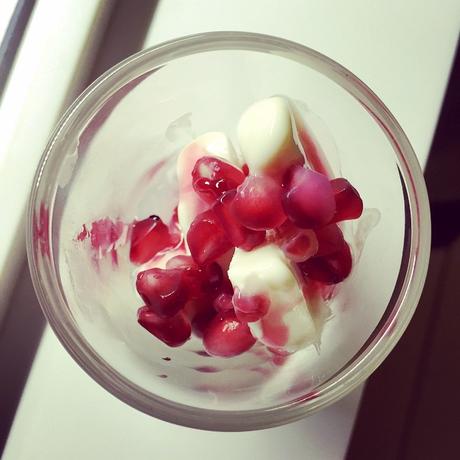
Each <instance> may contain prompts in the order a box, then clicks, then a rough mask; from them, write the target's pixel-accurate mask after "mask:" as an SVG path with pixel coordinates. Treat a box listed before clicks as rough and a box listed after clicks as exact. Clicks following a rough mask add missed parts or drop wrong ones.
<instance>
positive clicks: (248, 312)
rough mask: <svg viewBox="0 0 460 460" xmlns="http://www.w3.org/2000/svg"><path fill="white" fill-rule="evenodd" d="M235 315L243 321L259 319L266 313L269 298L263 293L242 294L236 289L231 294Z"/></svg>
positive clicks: (248, 321) (249, 321)
mask: <svg viewBox="0 0 460 460" xmlns="http://www.w3.org/2000/svg"><path fill="white" fill-rule="evenodd" d="M233 304H234V305H235V313H236V317H237V318H238V319H239V320H240V321H243V322H245V323H251V322H254V321H259V319H260V318H262V317H263V316H265V315H266V314H267V313H268V309H269V308H270V299H269V298H268V297H267V296H265V295H263V294H255V295H249V296H248V295H242V294H241V292H239V290H236V292H235V294H234V295H233Z"/></svg>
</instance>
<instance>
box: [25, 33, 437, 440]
mask: <svg viewBox="0 0 460 460" xmlns="http://www.w3.org/2000/svg"><path fill="white" fill-rule="evenodd" d="M275 94H283V95H286V96H287V97H289V98H291V99H292V100H294V101H296V104H297V107H298V108H299V111H300V112H301V114H302V116H303V117H304V119H305V120H306V122H307V123H308V125H309V127H310V129H311V131H312V132H313V134H314V136H315V137H316V139H317V141H318V143H319V145H320V147H321V148H322V150H323V151H324V152H325V153H326V155H327V156H328V158H329V159H330V160H331V163H332V164H333V167H334V170H335V172H336V173H337V174H339V173H340V174H341V175H343V176H344V177H347V178H348V179H349V180H350V181H351V182H352V183H353V184H354V185H355V186H356V188H357V189H358V190H359V191H360V193H361V195H362V197H363V200H364V204H365V207H366V212H365V213H364V215H363V217H362V218H361V219H360V220H359V221H358V222H356V223H354V224H349V225H348V226H347V232H348V235H349V236H350V237H352V238H353V239H354V244H355V246H354V249H355V251H356V253H355V256H357V254H358V253H359V260H357V263H356V265H355V267H354V270H353V272H352V275H351V276H350V277H349V278H348V279H347V280H346V281H345V282H344V283H343V284H342V286H341V287H340V291H339V294H338V295H337V297H336V298H335V299H334V300H333V302H332V304H331V306H330V307H331V311H332V317H331V318H330V319H329V320H328V321H327V323H326V325H325V327H324V331H323V335H322V342H321V347H320V349H315V348H314V347H309V348H306V349H305V350H301V351H299V352H297V353H295V354H294V355H293V356H291V357H290V358H289V359H287V360H285V361H284V362H273V360H269V359H268V358H267V356H268V355H267V353H266V352H264V350H263V349H262V348H260V347H257V346H256V347H254V349H253V350H251V352H250V353H246V354H244V355H242V356H238V357H235V358H231V359H220V358H214V357H210V356H206V354H205V353H203V350H202V346H201V344H200V342H199V341H198V340H197V339H192V340H190V341H189V342H187V343H186V345H184V346H183V347H181V348H168V347H167V346H166V345H164V344H163V343H161V342H159V341H157V340H155V339H154V338H153V337H152V336H150V335H149V334H148V333H147V332H146V331H145V330H144V329H142V328H141V327H140V326H138V324H137V322H136V310H137V308H138V307H139V306H140V303H141V301H140V299H139V297H138V296H137V294H136V292H135V288H134V279H135V274H136V273H135V271H136V270H135V267H134V266H132V265H131V264H130V262H129V257H128V252H129V243H128V238H127V235H126V228H125V227H124V223H126V222H132V221H133V219H135V218H138V217H142V216H147V215H149V214H152V213H155V214H159V215H168V214H170V213H171V212H172V207H173V205H174V204H175V200H177V191H176V189H175V187H174V181H175V180H176V179H175V177H174V174H173V173H172V172H171V171H174V167H173V165H174V162H175V158H176V157H175V155H177V152H178V151H180V149H181V148H182V147H183V146H184V145H185V144H186V143H188V142H190V140H191V139H193V138H194V137H195V136H197V135H199V134H202V133H204V132H207V131H224V132H226V133H227V134H228V135H229V136H230V138H231V139H233V140H235V127H236V123H237V120H238V117H239V115H240V114H241V113H242V111H243V110H244V109H245V108H246V107H247V106H249V105H250V104H251V103H253V102H255V101H257V100H259V99H262V98H265V97H269V96H272V95H275ZM93 222H100V223H101V225H105V224H104V223H107V222H110V223H111V224H110V225H112V226H111V227H110V231H109V233H110V232H118V233H117V241H116V242H114V241H112V240H110V236H108V238H109V240H110V241H108V243H110V244H111V245H112V246H110V244H108V245H106V246H103V247H102V248H99V252H98V253H94V251H93V252H91V251H90V250H89V249H88V244H89V243H88V240H84V238H82V237H81V235H82V233H81V232H83V233H84V232H85V228H86V229H87V227H82V226H83V224H85V225H86V226H90V225H91V223H93ZM118 237H119V238H118ZM83 240H84V241H83ZM27 245H28V256H29V261H30V268H31V272H32V277H33V281H34V286H35V289H36V291H37V295H38V298H39V300H40V304H41V306H42V308H43V311H44V313H45V315H46V317H47V319H48V321H49V324H50V325H51V327H52V328H53V330H54V332H55V333H56V335H57V336H58V338H59V340H60V341H61V342H62V344H63V345H64V347H65V348H66V349H67V350H68V352H69V353H70V354H71V355H72V357H73V358H74V359H75V360H76V361H77V362H78V363H79V365H80V366H81V367H82V368H83V369H84V370H85V371H86V372H87V373H88V374H89V375H90V376H91V377H93V378H94V380H96V381H97V382H98V383H100V384H101V385H102V386H103V387H105V388H106V389H107V390H108V391H110V392H111V393H112V394H114V395H115V396H117V397H118V398H120V399H121V400H123V401H125V402H126V403H128V404H130V405H132V406H133V407H136V408H138V409H140V410H142V411H144V412H146V413H148V414H151V415H153V416H155V417H158V418H161V419H163V420H167V421H170V422H174V423H177V424H182V425H186V426H191V427H196V428H202V429H210V430H222V431H238V430H250V429H260V428H267V427H271V426H275V425H280V424H283V423H287V422H290V421H293V420H297V419H299V418H301V417H304V416H306V415H309V414H311V413H313V412H314V411H316V410H318V409H320V408H322V407H324V406H325V405H328V404H331V403H332V402H334V401H336V400H337V399H339V398H341V397H343V396H344V395H345V394H347V393H348V392H350V391H351V390H352V389H353V388H355V387H356V386H357V385H358V384H359V383H361V382H363V381H364V379H366V378H367V377H368V376H369V375H370V374H371V372H373V371H374V370H375V368H376V367H377V366H378V365H379V364H380V363H381V362H382V360H383V359H384V358H385V357H386V356H387V355H388V353H389V352H390V350H391V349H392V348H393V347H394V345H395V344H396V342H397V341H398V339H399V337H400V336H401V334H402V333H403V331H404V329H405V328H406V326H407V324H408V322H409V320H410V318H411V316H412V314H413V312H414V309H415V308H416V305H417V302H418V300H419V297H420V294H421V290H422V287H423V283H424V279H425V276H426V271H427V265H428V258H429V250H430V216H429V207H428V200H427V194H426V189H425V185H424V180H423V175H422V172H421V170H420V166H419V164H418V162H417V159H416V157H415V155H414V152H413V150H412V148H411V146H410V143H409V141H408V140H407V138H406V136H405V135H404V133H403V131H402V130H401V128H400V126H399V125H398V123H397V122H396V120H395V119H394V117H393V116H392V115H391V113H390V112H389V111H388V109H387V108H386V107H385V106H384V105H383V104H382V102H381V101H380V100H379V99H378V98H377V97H376V95H375V94H374V93H373V92H372V91H371V90H370V89H369V88H367V86H366V85H364V84H363V83H362V82H361V81H360V80H359V79H358V78H356V77H355V76H354V75H353V74H352V73H351V72H349V71H348V70H346V69H345V68H343V67H342V66H340V65H339V64H337V63H336V62H334V61H332V60H331V59H329V58H327V57H325V56H323V55H321V54H319V53H317V52H315V51H313V50H311V49H308V48H306V47H304V46H301V45H299V44H296V43H292V42H289V41H286V40H283V39H280V38H275V37H270V36H264V35H258V34H250V33H240V32H216V33H206V34H200V35H194V36H189V37H184V38H180V39H177V40H174V41H171V42H168V43H164V44H162V45H159V46H157V47H155V48H151V49H148V50H145V51H141V52H140V53H138V54H136V55H134V56H132V57H130V58H128V59H126V60H125V61H123V62H121V63H120V64H118V65H117V66H115V67H114V68H113V69H111V70H109V71H108V72H107V73H105V74H104V75H103V76H102V77H100V78H99V79H98V80H97V81H96V82H94V83H93V84H92V85H91V86H90V87H89V88H88V89H87V90H86V91H85V92H84V93H83V94H82V95H81V96H80V97H79V98H78V99H77V100H76V101H75V102H74V104H73V105H72V106H71V107H70V109H69V110H68V111H67V113H66V114H65V115H64V116H63V118H62V119H61V121H60V122H59V124H58V126H57V128H56V130H55V132H54V134H53V135H52V137H51V140H50V142H49V144H48V146H47V148H46V151H45V153H44V155H43V158H42V160H41V163H40V166H39V168H38V171H37V174H36V176H35V181H34V185H33V190H32V193H31V199H30V208H29V220H28V237H27ZM115 249H116V252H114V250H115ZM114 258H116V260H114ZM357 259H358V257H357Z"/></svg>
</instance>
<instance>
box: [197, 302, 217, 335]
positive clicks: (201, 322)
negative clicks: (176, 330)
mask: <svg viewBox="0 0 460 460" xmlns="http://www.w3.org/2000/svg"><path fill="white" fill-rule="evenodd" d="M215 316H216V311H215V310H214V308H211V309H209V310H206V311H203V312H201V313H198V314H197V315H196V316H195V317H194V318H193V321H192V331H193V333H194V334H195V335H196V336H197V337H199V338H202V337H203V335H204V333H205V331H206V329H207V328H208V327H209V324H210V323H211V321H212V320H213V319H214V317H215Z"/></svg>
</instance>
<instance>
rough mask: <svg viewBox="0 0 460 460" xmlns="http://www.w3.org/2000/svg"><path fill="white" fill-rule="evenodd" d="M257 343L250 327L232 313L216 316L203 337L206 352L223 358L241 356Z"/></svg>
mask: <svg viewBox="0 0 460 460" xmlns="http://www.w3.org/2000/svg"><path fill="white" fill-rule="evenodd" d="M255 343H256V339H255V338H254V337H253V336H252V334H251V331H250V330H249V327H248V325H247V324H246V323H243V322H241V321H239V320H238V318H237V317H236V316H235V313H233V312H232V311H229V312H227V313H224V314H221V315H217V316H215V317H214V319H213V320H212V321H211V322H210V323H209V324H208V326H207V328H206V330H205V332H204V335H203V345H204V348H205V350H206V351H207V352H208V353H209V354H210V355H212V356H221V357H223V358H230V357H232V356H237V355H240V354H241V353H244V352H245V351H247V350H249V349H250V348H251V347H252V346H253V345H254V344H255Z"/></svg>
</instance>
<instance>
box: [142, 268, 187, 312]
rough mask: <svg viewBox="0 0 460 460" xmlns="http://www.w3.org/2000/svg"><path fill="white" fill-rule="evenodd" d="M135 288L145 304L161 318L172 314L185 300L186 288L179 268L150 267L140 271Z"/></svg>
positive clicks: (180, 307) (182, 305)
mask: <svg viewBox="0 0 460 460" xmlns="http://www.w3.org/2000/svg"><path fill="white" fill-rule="evenodd" d="M136 289H137V292H138V293H139V295H140V296H141V297H142V299H143V300H144V302H145V303H146V304H147V306H148V307H149V308H150V309H151V310H152V311H154V312H155V313H156V314H157V315H159V316H161V317H163V318H169V317H171V316H174V315H175V314H176V313H177V312H178V311H179V310H181V309H182V308H183V307H184V305H185V303H186V301H187V289H186V286H185V283H184V281H183V278H182V271H181V270H179V269H171V270H163V269H161V268H151V269H149V270H145V271H143V272H140V273H139V274H138V275H137V280H136Z"/></svg>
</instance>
